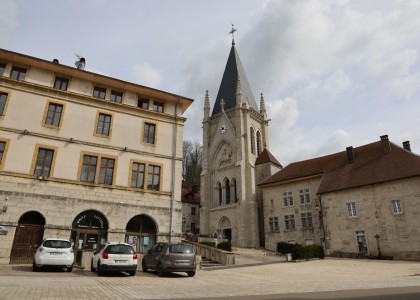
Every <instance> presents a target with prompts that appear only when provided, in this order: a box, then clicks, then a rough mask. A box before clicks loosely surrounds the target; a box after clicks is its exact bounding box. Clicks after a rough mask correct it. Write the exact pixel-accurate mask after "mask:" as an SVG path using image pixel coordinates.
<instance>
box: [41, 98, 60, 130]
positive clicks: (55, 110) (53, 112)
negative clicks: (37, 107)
mask: <svg viewBox="0 0 420 300" xmlns="http://www.w3.org/2000/svg"><path fill="white" fill-rule="evenodd" d="M62 112H63V105H60V104H56V103H49V105H48V112H47V116H46V118H45V124H46V125H51V126H56V127H59V126H60V120H61V114H62Z"/></svg>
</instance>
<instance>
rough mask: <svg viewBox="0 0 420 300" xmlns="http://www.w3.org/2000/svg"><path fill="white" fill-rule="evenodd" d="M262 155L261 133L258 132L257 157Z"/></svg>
mask: <svg viewBox="0 0 420 300" xmlns="http://www.w3.org/2000/svg"><path fill="white" fill-rule="evenodd" d="M260 153H261V133H260V132H259V131H257V156H258V155H260Z"/></svg>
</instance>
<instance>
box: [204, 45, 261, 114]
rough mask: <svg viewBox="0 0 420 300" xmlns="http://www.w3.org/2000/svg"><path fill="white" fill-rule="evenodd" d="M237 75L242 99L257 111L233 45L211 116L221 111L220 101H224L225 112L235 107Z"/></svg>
mask: <svg viewBox="0 0 420 300" xmlns="http://www.w3.org/2000/svg"><path fill="white" fill-rule="evenodd" d="M238 75H239V78H240V80H241V88H242V96H243V99H245V100H246V99H248V104H249V105H250V106H251V107H253V108H254V109H255V110H256V111H258V106H257V103H256V102H255V98H254V95H253V94H252V90H251V87H250V86H249V83H248V79H247V78H246V75H245V71H244V68H243V67H242V63H241V60H240V59H239V55H238V52H237V51H236V48H235V45H234V44H233V45H232V48H231V49H230V53H229V58H228V60H227V63H226V68H225V72H224V73H223V78H222V82H221V83H220V87H219V92H218V93H217V98H216V102H215V103H214V107H213V112H212V114H211V115H212V116H214V115H215V114H217V113H220V112H221V111H222V110H221V108H220V102H221V101H222V99H224V101H225V110H226V109H229V108H232V107H235V106H236V85H237V81H238Z"/></svg>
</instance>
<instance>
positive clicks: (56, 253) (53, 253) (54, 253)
mask: <svg viewBox="0 0 420 300" xmlns="http://www.w3.org/2000/svg"><path fill="white" fill-rule="evenodd" d="M50 255H63V253H61V252H51V253H50Z"/></svg>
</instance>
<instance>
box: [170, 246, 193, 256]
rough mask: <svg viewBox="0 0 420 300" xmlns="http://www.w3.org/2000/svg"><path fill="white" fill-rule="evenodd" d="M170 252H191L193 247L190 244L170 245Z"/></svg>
mask: <svg viewBox="0 0 420 300" xmlns="http://www.w3.org/2000/svg"><path fill="white" fill-rule="evenodd" d="M169 252H170V253H185V254H187V253H193V252H194V251H193V248H192V247H191V246H190V245H171V246H170V247H169Z"/></svg>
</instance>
